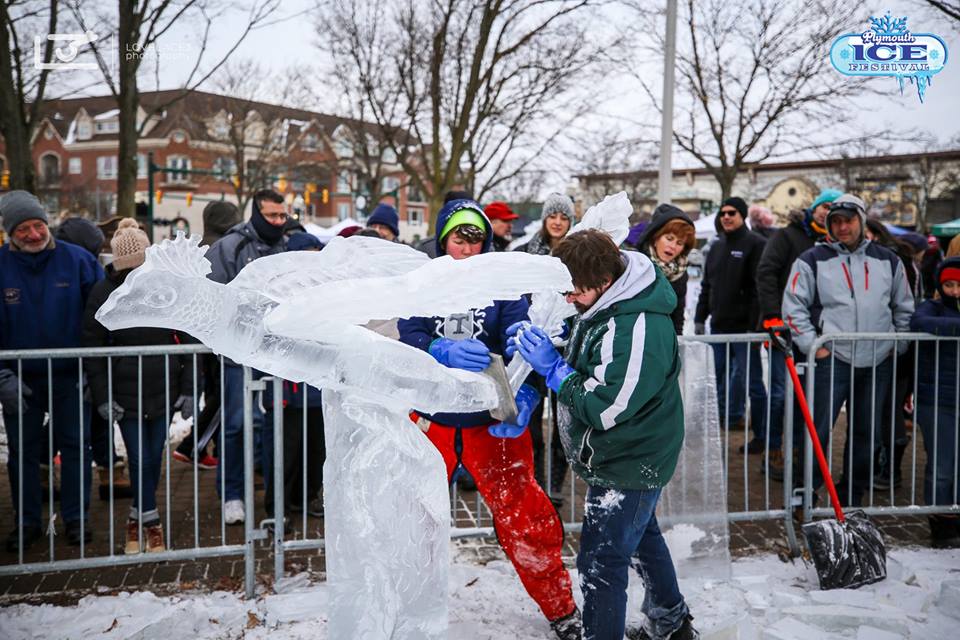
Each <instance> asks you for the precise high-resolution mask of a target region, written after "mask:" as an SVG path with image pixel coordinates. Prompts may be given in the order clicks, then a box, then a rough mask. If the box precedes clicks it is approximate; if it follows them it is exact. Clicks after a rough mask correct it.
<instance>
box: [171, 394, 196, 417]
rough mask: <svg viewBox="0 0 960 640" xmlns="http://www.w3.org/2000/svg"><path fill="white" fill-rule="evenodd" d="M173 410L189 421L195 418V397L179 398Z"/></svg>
mask: <svg viewBox="0 0 960 640" xmlns="http://www.w3.org/2000/svg"><path fill="white" fill-rule="evenodd" d="M173 410H174V411H179V412H180V417H181V418H183V419H184V420H189V419H190V418H192V417H193V396H177V401H176V402H174V403H173Z"/></svg>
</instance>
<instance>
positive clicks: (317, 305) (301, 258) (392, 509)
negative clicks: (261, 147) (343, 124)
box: [97, 236, 571, 639]
mask: <svg viewBox="0 0 960 640" xmlns="http://www.w3.org/2000/svg"><path fill="white" fill-rule="evenodd" d="M204 253H205V251H204V249H203V248H201V247H200V246H199V239H198V238H197V237H196V236H194V237H193V238H190V239H186V238H184V237H182V236H179V237H178V238H177V239H176V240H174V241H170V240H165V241H163V243H161V245H159V246H154V247H150V248H149V249H147V259H146V262H145V264H144V265H143V266H141V267H139V268H138V269H136V270H135V271H133V272H132V273H131V274H130V275H129V276H128V277H127V279H126V280H125V282H124V284H123V285H121V286H120V287H118V288H117V290H116V291H114V293H113V294H112V295H111V296H110V298H108V300H107V301H106V302H105V303H104V304H103V306H102V307H101V308H100V309H99V310H98V311H97V319H98V320H99V321H100V322H101V323H102V324H103V325H104V326H106V327H107V328H108V329H111V330H114V329H123V328H128V327H144V326H150V327H163V328H172V329H179V330H181V331H184V332H187V333H189V334H191V335H193V336H194V337H196V338H197V339H198V340H200V341H201V342H203V343H204V344H206V345H207V346H209V347H210V348H211V349H213V350H214V351H216V352H218V353H221V354H223V355H225V356H227V357H229V358H231V359H233V360H234V361H236V362H239V363H242V364H245V365H248V366H251V367H254V368H256V369H260V370H261V371H265V372H267V373H271V374H274V375H276V376H280V377H282V378H286V379H289V380H294V381H303V382H307V383H309V384H311V385H314V386H316V387H319V388H322V389H323V390H324V392H323V398H324V418H325V434H326V446H327V462H326V464H325V467H324V478H325V484H326V487H325V489H326V490H325V494H324V498H325V503H326V504H325V507H326V509H325V511H326V520H325V524H326V542H327V572H328V582H329V586H330V603H331V604H330V610H329V629H330V633H329V635H330V637H333V638H365V639H366V638H398V639H421V638H423V639H432V638H442V637H445V634H446V626H447V567H448V563H449V546H448V540H449V517H448V508H449V507H448V502H447V493H446V492H447V487H446V471H445V467H444V464H443V460H442V458H441V457H440V454H439V453H438V452H437V450H436V449H435V448H434V447H433V445H431V444H430V443H429V442H428V441H427V439H426V438H424V437H423V435H422V434H421V433H420V431H419V429H418V428H417V427H416V426H415V425H414V424H413V423H412V422H411V421H410V420H409V418H408V417H407V411H408V409H409V408H411V407H416V408H418V409H421V410H424V411H427V412H431V413H432V412H441V411H461V412H466V411H477V410H482V409H489V408H493V407H495V406H496V405H497V403H498V398H497V394H496V390H495V388H494V385H493V383H492V382H491V381H490V380H489V379H488V378H486V377H485V376H482V375H480V374H475V373H468V372H465V371H460V370H456V369H449V368H447V367H444V366H442V365H440V364H438V363H437V362H436V361H435V360H434V359H433V358H432V357H430V356H429V355H428V354H426V353H425V352H423V351H420V350H417V349H414V348H412V347H409V346H407V345H404V344H402V343H399V342H395V341H392V340H389V339H387V338H384V337H382V336H379V335H377V334H375V333H373V332H371V331H369V330H367V329H365V328H363V327H358V326H355V325H353V324H350V323H349V321H345V320H344V318H345V317H347V316H348V315H349V317H351V318H354V320H353V321H355V322H361V321H363V320H358V319H356V318H358V317H359V316H361V315H363V314H362V313H359V312H358V311H357V310H359V309H363V308H366V307H368V306H369V308H370V309H376V314H378V315H377V318H378V319H380V318H389V317H395V316H399V315H402V314H411V315H412V314H416V315H436V314H438V313H439V312H438V311H437V308H443V309H446V308H455V309H456V310H458V311H460V310H464V309H467V308H470V307H473V306H476V304H475V301H476V300H481V301H482V300H491V299H507V298H509V297H511V296H512V295H513V293H512V292H513V291H514V288H515V285H513V284H511V282H510V281H511V279H512V277H513V276H516V273H515V270H516V269H517V262H516V260H515V259H506V260H504V259H497V258H494V259H492V260H491V259H485V260H484V261H477V260H476V259H477V258H478V257H479V256H476V257H474V258H469V259H467V260H464V261H462V262H463V263H466V264H467V265H468V267H469V266H472V265H477V266H478V267H479V268H480V271H478V273H479V274H480V275H479V277H475V278H469V275H470V273H469V272H470V269H469V268H467V269H465V270H464V271H465V272H466V273H467V276H468V281H469V282H470V283H471V285H472V286H470V287H464V286H462V284H461V282H460V279H450V278H440V279H439V280H436V281H433V282H431V283H430V285H429V286H430V293H431V294H439V295H429V296H428V295H425V293H424V291H422V290H421V291H417V290H413V289H411V288H410V286H409V285H410V284H411V283H415V282H417V281H418V278H417V277H416V276H412V278H411V280H409V281H408V282H407V283H406V284H404V282H403V281H402V280H392V281H391V282H392V284H393V285H394V286H397V287H403V286H406V287H407V288H406V289H404V290H403V291H401V292H400V293H401V294H405V296H404V295H400V296H399V297H398V298H391V300H394V302H396V301H397V299H399V300H401V301H402V303H403V306H402V309H398V308H395V307H393V306H391V304H389V303H387V301H386V300H384V299H381V298H382V296H383V295H384V291H383V288H382V286H381V285H382V284H383V279H384V278H390V277H395V276H402V275H403V274H412V273H414V272H416V271H419V270H420V269H424V268H426V267H428V266H432V263H431V262H430V261H429V259H428V258H427V257H426V256H425V255H423V254H420V253H419V252H417V251H415V250H414V249H411V248H409V247H406V246H404V245H400V244H394V243H389V242H386V241H383V240H380V239H376V238H364V237H354V238H349V239H344V238H334V239H333V240H332V241H331V242H330V244H328V245H327V247H326V248H325V249H324V250H323V251H322V252H319V253H312V252H296V253H287V254H279V255H275V256H269V257H266V258H261V259H259V260H256V261H254V262H252V263H250V264H249V265H247V266H246V267H245V268H244V269H243V270H242V271H241V272H240V274H239V275H238V276H237V278H235V279H234V280H233V281H232V282H231V283H230V284H228V285H221V284H218V283H215V282H212V281H210V280H208V279H207V278H206V275H207V274H208V273H209V272H210V263H209V262H208V261H207V260H206V258H204ZM497 255H498V256H504V257H506V258H509V255H507V254H497ZM471 261H473V262H471ZM481 262H482V264H481ZM441 264H443V262H441ZM558 264H559V261H558V260H556V259H554V258H546V257H537V256H527V257H526V258H525V263H524V266H523V268H524V269H526V268H529V269H530V270H531V272H532V273H535V274H537V275H535V276H534V278H533V279H532V280H530V281H529V282H526V284H529V285H530V286H531V288H534V289H536V290H541V289H544V290H551V289H552V290H555V291H564V290H567V289H569V288H570V286H571V284H570V275H569V273H568V272H567V271H566V269H565V268H562V265H561V268H559V269H558V268H557V265H558ZM421 276H422V274H421ZM341 281H342V284H344V285H347V286H345V287H341V288H338V287H332V286H328V285H332V284H334V283H337V284H340V282H341ZM347 281H349V282H347ZM368 281H370V284H371V286H370V287H367V282H368ZM332 291H344V292H346V291H348V292H349V298H344V299H342V300H339V301H338V303H337V304H332V303H331V302H330V300H329V299H324V298H323V297H322V296H324V295H326V294H328V293H331V292H332ZM513 297H516V296H513ZM411 301H412V302H413V303H412V304H411ZM418 301H419V302H418ZM298 304H299V305H303V306H304V307H305V308H309V309H310V313H309V315H307V316H299V318H300V320H299V322H300V323H302V324H297V323H294V324H293V326H287V327H286V328H287V329H289V334H294V335H295V336H301V337H291V335H289V334H288V333H286V332H285V333H279V332H274V331H271V327H268V326H267V324H266V322H265V320H266V318H267V317H268V315H269V314H270V313H271V312H272V311H274V310H275V309H278V308H279V307H281V306H283V305H288V306H287V307H286V308H287V309H291V310H292V311H291V312H290V313H288V315H287V317H288V318H289V317H290V315H292V314H293V313H295V312H296V311H297V305H298ZM348 311H352V312H353V313H352V315H351V314H348V313H347V312H348ZM379 314H384V315H379ZM278 324H283V323H280V322H278Z"/></svg>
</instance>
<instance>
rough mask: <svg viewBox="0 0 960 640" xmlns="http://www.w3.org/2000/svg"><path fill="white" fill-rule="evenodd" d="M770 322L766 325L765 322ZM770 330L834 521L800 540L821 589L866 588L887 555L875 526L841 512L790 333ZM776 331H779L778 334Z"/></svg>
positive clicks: (883, 572)
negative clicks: (829, 503)
mask: <svg viewBox="0 0 960 640" xmlns="http://www.w3.org/2000/svg"><path fill="white" fill-rule="evenodd" d="M768 322H769V321H768ZM768 322H765V323H764V328H766V329H768V330H770V337H771V342H772V343H773V345H774V347H775V348H777V349H780V350H781V351H783V353H784V355H785V359H786V362H787V371H789V372H790V378H791V379H792V380H793V390H794V391H795V392H796V394H797V401H798V402H799V404H800V410H801V411H802V412H803V419H804V422H806V424H807V432H808V433H809V434H810V440H812V441H813V450H814V452H815V453H816V454H817V462H819V463H820V473H821V474H823V480H824V483H825V484H826V486H827V491H828V492H829V493H830V502H831V504H832V505H833V511H834V513H836V514H837V517H836V519H833V518H831V519H828V520H818V521H816V522H808V523H807V524H805V525H803V526H802V527H801V528H802V529H803V537H804V538H806V540H807V548H808V549H809V550H810V557H811V558H813V564H814V566H815V567H816V569H817V578H819V580H820V589H822V590H824V591H826V590H828V589H856V588H857V587H862V586H863V585H865V584H872V583H874V582H879V581H881V580H884V579H885V578H886V577H887V551H886V548H885V547H884V546H883V537H882V536H881V535H880V532H879V531H878V530H877V528H876V526H874V524H873V523H872V522H870V519H869V518H868V517H867V514H865V513H864V512H863V511H859V510H857V511H851V512H850V513H848V514H846V515H844V513H843V509H842V508H840V498H839V497H838V496H837V488H836V487H835V486H834V484H833V478H832V477H831V475H830V468H829V467H828V466H827V459H826V457H824V455H823V447H822V446H821V445H820V437H819V436H818V435H817V429H816V427H814V424H813V417H812V416H811V415H810V408H809V407H808V406H807V398H806V395H805V394H804V392H803V386H802V385H801V384H800V378H799V377H798V376H797V367H796V365H795V364H794V361H793V352H792V350H791V348H790V333H789V330H788V329H787V328H786V327H785V326H784V325H783V323H782V321H781V323H780V325H779V326H777V325H773V326H766V325H767V324H768ZM776 329H779V331H777V330H776Z"/></svg>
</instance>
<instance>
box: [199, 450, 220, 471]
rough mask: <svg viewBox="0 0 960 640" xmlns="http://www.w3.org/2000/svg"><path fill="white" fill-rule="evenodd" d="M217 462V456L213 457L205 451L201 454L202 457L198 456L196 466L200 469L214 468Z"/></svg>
mask: <svg viewBox="0 0 960 640" xmlns="http://www.w3.org/2000/svg"><path fill="white" fill-rule="evenodd" d="M219 463H220V461H219V460H218V459H217V458H214V457H213V456H212V455H210V454H209V453H205V454H203V457H202V458H200V462H198V463H197V466H198V467H200V468H201V469H216V468H217V464H219Z"/></svg>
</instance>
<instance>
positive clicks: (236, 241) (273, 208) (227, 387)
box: [207, 189, 287, 524]
mask: <svg viewBox="0 0 960 640" xmlns="http://www.w3.org/2000/svg"><path fill="white" fill-rule="evenodd" d="M286 222H287V210H286V207H285V205H284V202H283V196H281V195H280V194H279V193H277V192H276V191H273V190H272V189H263V190H261V191H258V192H256V193H255V194H254V195H253V211H252V213H251V214H250V220H248V221H247V222H241V223H239V224H237V225H234V226H233V227H231V228H230V229H229V230H227V232H226V233H225V234H224V235H223V237H222V238H220V239H219V240H217V241H216V242H214V243H213V246H211V247H210V249H209V250H208V251H207V259H208V260H209V261H210V264H211V265H212V267H213V269H212V271H211V272H210V274H209V276H207V277H209V278H210V279H211V280H213V281H215V282H220V283H222V284H227V283H228V282H230V281H231V280H233V279H234V278H236V277H237V274H238V273H240V270H241V269H243V268H244V267H245V266H247V265H248V264H250V263H251V262H253V261H254V260H256V259H257V258H262V257H264V256H269V255H273V254H275V253H281V252H282V251H283V250H284V248H285V247H284V236H283V232H284V226H285V224H286ZM261 375H262V374H261ZM223 385H224V390H223V391H224V397H223V405H222V407H223V413H222V421H221V422H222V425H223V451H221V453H220V461H221V463H222V464H220V465H218V466H217V491H218V492H219V491H220V487H221V479H220V478H221V474H223V475H224V479H223V495H222V496H221V498H222V499H223V501H224V506H223V516H224V521H225V522H226V523H227V524H240V523H242V522H243V521H244V518H245V516H246V514H245V513H244V509H243V368H242V367H241V366H240V365H238V364H236V363H234V362H232V361H230V360H226V359H224V367H223ZM253 413H254V429H255V430H256V429H258V426H259V425H262V424H263V415H262V414H261V413H260V411H259V410H258V408H256V407H254V412H253ZM270 453H271V452H266V454H267V455H270Z"/></svg>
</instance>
